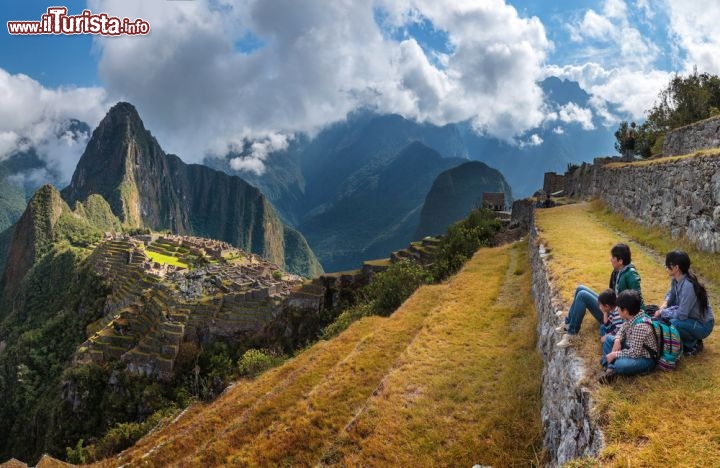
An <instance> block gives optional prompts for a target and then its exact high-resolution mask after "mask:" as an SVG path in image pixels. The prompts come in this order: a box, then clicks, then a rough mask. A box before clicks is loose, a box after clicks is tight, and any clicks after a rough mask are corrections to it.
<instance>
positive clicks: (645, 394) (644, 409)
mask: <svg viewBox="0 0 720 468" xmlns="http://www.w3.org/2000/svg"><path fill="white" fill-rule="evenodd" d="M535 225H536V233H535V235H534V241H533V242H532V243H531V244H530V250H531V256H532V264H533V269H534V271H533V274H534V278H533V288H534V291H535V295H536V306H537V310H538V315H539V317H540V322H539V324H538V334H539V347H540V349H541V351H542V354H543V355H544V358H545V360H546V369H545V372H544V374H543V389H544V395H543V412H542V418H543V429H544V431H545V439H544V441H545V446H546V448H547V450H548V454H549V458H550V459H549V462H550V463H551V464H553V465H562V464H564V463H566V462H568V461H570V460H572V459H574V458H577V457H589V458H591V459H592V462H590V464H598V463H599V464H600V465H602V466H717V465H718V463H719V460H720V439H718V436H717V434H718V433H719V432H720V427H719V423H718V421H720V406H719V405H717V404H715V402H716V401H718V399H720V358H718V352H717V345H716V338H715V334H716V333H717V331H716V332H715V334H713V335H710V337H709V338H708V339H706V340H705V350H704V351H703V353H701V354H700V355H698V356H692V357H688V356H686V357H683V358H682V359H681V361H680V365H679V368H678V369H677V370H675V371H673V372H660V371H655V372H654V373H652V374H650V375H647V376H638V377H630V378H620V379H618V380H617V381H616V382H615V383H614V384H613V385H611V386H607V387H602V386H600V385H599V384H597V383H596V379H597V377H598V376H599V375H600V371H601V368H600V365H599V363H598V359H599V356H600V343H599V340H598V324H597V322H595V320H594V319H593V318H592V317H591V316H589V314H587V315H586V317H585V319H584V321H583V326H582V329H581V333H580V336H581V340H580V345H579V346H577V347H572V348H568V349H567V350H562V349H558V348H557V347H555V344H556V343H557V341H558V340H559V339H560V335H558V334H557V333H555V332H554V330H553V328H554V327H555V326H557V325H558V324H559V323H560V319H558V318H557V317H555V314H554V312H555V310H557V309H562V310H565V311H567V309H568V307H569V305H570V303H571V300H572V296H573V294H574V291H575V287H576V285H578V284H585V285H586V286H589V287H591V288H593V289H595V290H596V291H601V290H602V289H604V288H606V287H607V285H608V279H609V274H610V271H611V266H610V262H609V256H610V255H609V252H610V249H611V247H612V246H613V245H614V244H616V243H618V242H625V243H627V244H629V245H630V248H631V250H632V260H633V264H635V266H636V267H637V269H638V271H639V272H640V275H641V278H642V282H641V286H642V292H643V297H644V298H645V301H646V303H649V304H650V303H655V304H659V303H661V302H662V300H663V297H664V294H665V293H666V292H667V289H668V286H669V279H668V276H667V273H666V270H665V268H664V255H665V253H666V251H667V250H670V249H672V248H682V249H683V250H687V251H688V252H689V254H690V256H691V258H692V259H693V265H694V266H697V267H700V268H702V267H705V268H706V269H705V270H702V269H698V273H699V274H700V276H701V277H703V276H704V281H705V284H706V287H707V289H708V293H709V296H710V302H711V304H713V305H714V306H715V309H716V310H717V304H719V302H718V301H719V300H720V282H718V278H720V275H718V274H717V271H716V270H717V256H716V255H715V256H713V255H710V254H702V253H699V252H697V251H693V250H691V248H690V247H688V246H687V245H683V241H682V240H675V241H673V240H672V239H671V237H670V235H669V233H667V232H662V231H660V230H658V229H653V230H652V231H651V230H649V229H646V228H642V227H639V225H635V223H633V222H632V221H627V220H623V219H621V218H619V217H618V216H617V215H614V214H612V213H611V212H608V211H607V210H606V209H605V208H604V207H603V206H601V205H600V204H598V203H590V204H588V203H579V204H575V205H567V206H562V207H555V208H551V209H545V210H537V211H536V220H535ZM640 241H642V243H640ZM539 246H543V247H544V249H540V248H539ZM647 246H655V247H653V248H654V249H658V250H659V251H658V250H652V249H651V248H650V247H647ZM543 251H544V253H543ZM708 278H710V279H708ZM579 466H580V465H579ZM581 466H586V465H582V462H581Z"/></svg>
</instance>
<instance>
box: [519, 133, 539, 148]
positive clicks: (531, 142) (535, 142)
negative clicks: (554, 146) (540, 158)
mask: <svg viewBox="0 0 720 468" xmlns="http://www.w3.org/2000/svg"><path fill="white" fill-rule="evenodd" d="M544 141H545V140H543V139H542V137H541V136H540V135H538V134H537V133H533V134H532V135H530V138H528V139H527V140H520V142H519V146H520V147H521V148H526V147H528V146H540V145H542V144H543V142H544Z"/></svg>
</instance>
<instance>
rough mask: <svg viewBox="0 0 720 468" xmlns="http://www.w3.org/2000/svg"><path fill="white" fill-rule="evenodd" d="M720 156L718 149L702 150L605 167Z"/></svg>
mask: <svg viewBox="0 0 720 468" xmlns="http://www.w3.org/2000/svg"><path fill="white" fill-rule="evenodd" d="M718 155H720V150H718V149H706V150H700V151H695V152H694V153H688V154H681V155H678V156H664V157H660V158H653V159H644V160H642V161H634V162H613V163H609V164H606V165H605V167H609V168H612V169H618V168H622V167H628V166H653V165H657V164H667V163H670V162H675V161H681V160H683V159H690V158H714V157H717V156H718Z"/></svg>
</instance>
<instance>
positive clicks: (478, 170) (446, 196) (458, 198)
mask: <svg viewBox="0 0 720 468" xmlns="http://www.w3.org/2000/svg"><path fill="white" fill-rule="evenodd" d="M483 192H502V193H504V194H505V203H506V204H507V205H510V204H511V203H512V193H511V191H510V186H509V185H508V183H507V181H505V178H504V177H503V175H502V174H501V173H500V172H499V171H497V170H495V169H492V168H491V167H489V166H488V165H486V164H484V163H481V162H479V161H471V162H467V163H465V164H461V165H460V166H457V167H454V168H452V169H448V170H447V171H445V172H443V173H441V174H440V175H439V176H437V178H436V179H435V181H434V182H433V185H432V187H431V188H430V191H429V192H428V194H427V197H426V198H425V204H424V205H423V208H422V211H421V213H420V224H419V225H418V228H417V230H416V231H415V236H414V238H415V239H422V238H423V237H425V236H435V235H438V234H442V233H444V232H445V231H446V230H447V228H448V226H450V225H451V224H452V223H454V222H456V221H459V220H461V219H463V218H465V216H467V214H468V213H469V212H470V211H471V210H472V209H473V208H474V207H476V206H480V205H481V203H482V194H483Z"/></svg>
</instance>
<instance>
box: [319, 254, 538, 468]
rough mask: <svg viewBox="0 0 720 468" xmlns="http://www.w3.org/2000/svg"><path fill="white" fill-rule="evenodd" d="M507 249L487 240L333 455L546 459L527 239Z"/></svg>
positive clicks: (500, 462)
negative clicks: (491, 251)
mask: <svg viewBox="0 0 720 468" xmlns="http://www.w3.org/2000/svg"><path fill="white" fill-rule="evenodd" d="M510 254H511V256H510V262H509V263H508V261H507V259H506V258H504V257H501V256H497V255H488V251H487V250H481V251H480V252H478V254H476V256H475V258H474V259H473V261H471V263H470V265H468V267H467V268H465V270H464V271H463V273H462V274H461V275H458V277H457V278H455V279H454V280H453V281H452V282H451V284H450V289H449V290H448V292H447V293H446V296H445V298H444V300H443V302H442V304H441V306H440V308H439V309H438V311H437V313H436V314H434V315H433V320H432V321H428V322H427V323H426V325H425V327H423V329H422V330H421V331H420V333H419V334H418V336H417V337H416V338H415V339H414V340H413V342H412V343H411V344H410V346H408V347H407V349H406V350H405V352H404V353H403V355H402V356H401V357H400V359H399V360H398V362H397V364H396V366H395V368H394V369H393V370H392V372H390V373H389V374H388V375H387V376H386V377H385V378H384V379H383V381H382V383H381V385H380V387H379V388H378V390H377V392H375V393H374V394H373V396H372V397H371V398H370V399H369V400H368V402H367V404H366V406H365V408H363V410H362V411H361V413H360V414H359V415H358V416H357V417H356V418H355V419H354V420H353V421H352V422H351V424H350V425H349V428H348V430H347V431H346V432H345V433H343V435H342V437H341V438H339V439H338V441H337V442H336V443H335V445H334V446H333V447H332V449H331V450H330V451H328V452H327V453H326V454H325V457H324V462H325V463H326V464H340V465H343V466H367V465H371V466H470V465H472V464H474V463H480V464H484V465H492V466H529V465H538V464H540V463H541V454H540V453H539V451H540V450H539V447H540V441H541V427H540V422H539V412H540V402H539V380H540V369H541V367H542V363H541V361H540V358H539V356H538V355H537V352H536V350H535V338H534V334H535V327H536V320H535V314H534V307H533V306H532V297H531V295H530V271H529V267H528V264H527V263H528V262H527V248H526V244H525V243H521V244H517V245H516V246H515V247H514V248H513V249H511V250H510ZM503 271H504V274H498V273H499V272H503ZM480 285H482V287H479V286H480Z"/></svg>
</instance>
